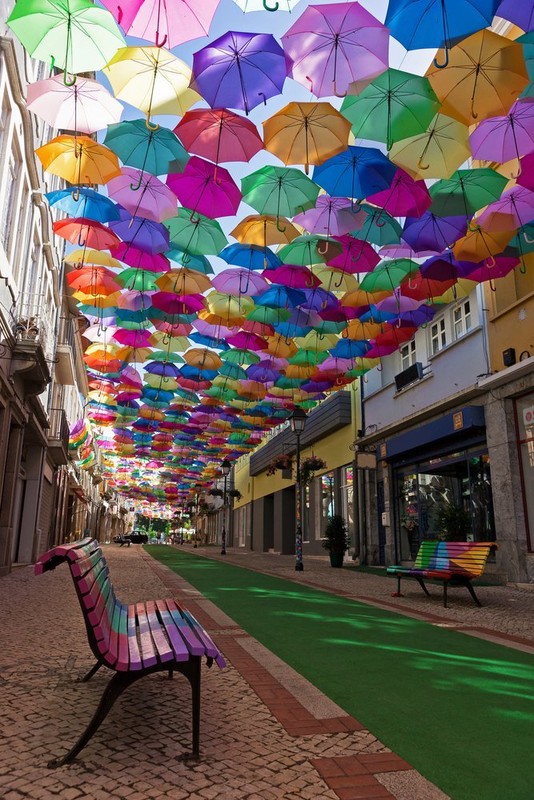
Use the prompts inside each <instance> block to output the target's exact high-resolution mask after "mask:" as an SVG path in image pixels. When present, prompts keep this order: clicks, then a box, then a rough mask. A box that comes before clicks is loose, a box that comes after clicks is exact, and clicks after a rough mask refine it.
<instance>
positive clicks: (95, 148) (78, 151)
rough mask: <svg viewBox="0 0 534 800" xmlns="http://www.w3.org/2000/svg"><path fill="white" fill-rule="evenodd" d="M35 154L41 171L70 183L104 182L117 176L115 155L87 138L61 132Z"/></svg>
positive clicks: (118, 172) (118, 170) (117, 166)
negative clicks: (41, 168) (41, 166)
mask: <svg viewBox="0 0 534 800" xmlns="http://www.w3.org/2000/svg"><path fill="white" fill-rule="evenodd" d="M35 154H36V156H37V157H38V159H39V161H40V162H41V164H42V165H43V169H45V170H46V171H47V172H51V173H52V175H57V176H58V177H60V178H63V179H64V180H66V181H68V182H69V183H72V184H78V185H79V184H83V183H89V184H93V183H107V182H108V181H109V180H111V178H115V177H116V176H117V175H119V174H120V169H119V162H118V160H117V156H116V155H115V153H113V152H112V151H111V150H110V149H109V148H108V147H105V146H104V145H102V144H98V142H95V141H94V139H90V138H89V137H88V136H70V135H69V134H67V133H63V134H61V135H60V136H56V137H55V139H52V140H51V141H49V142H47V144H43V145H42V146H41V147H38V148H37V150H36V151H35Z"/></svg>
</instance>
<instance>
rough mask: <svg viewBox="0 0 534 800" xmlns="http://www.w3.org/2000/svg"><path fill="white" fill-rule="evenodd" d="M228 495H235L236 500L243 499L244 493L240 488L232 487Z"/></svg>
mask: <svg viewBox="0 0 534 800" xmlns="http://www.w3.org/2000/svg"><path fill="white" fill-rule="evenodd" d="M228 497H233V498H234V499H235V500H241V497H242V494H241V492H240V491H239V489H230V491H229V492H228Z"/></svg>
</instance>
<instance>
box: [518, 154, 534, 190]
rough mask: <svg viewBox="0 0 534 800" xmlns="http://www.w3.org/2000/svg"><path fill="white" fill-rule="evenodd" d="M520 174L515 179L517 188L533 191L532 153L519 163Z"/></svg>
mask: <svg viewBox="0 0 534 800" xmlns="http://www.w3.org/2000/svg"><path fill="white" fill-rule="evenodd" d="M520 168H521V169H520V173H519V175H518V177H517V183H518V184H519V186H524V187H525V189H530V190H531V191H534V153H530V154H529V155H528V156H525V157H524V158H522V159H521V161H520Z"/></svg>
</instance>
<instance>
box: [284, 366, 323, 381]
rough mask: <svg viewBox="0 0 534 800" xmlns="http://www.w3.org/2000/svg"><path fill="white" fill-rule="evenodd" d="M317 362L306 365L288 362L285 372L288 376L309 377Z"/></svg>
mask: <svg viewBox="0 0 534 800" xmlns="http://www.w3.org/2000/svg"><path fill="white" fill-rule="evenodd" d="M316 368H317V367H316V365H315V364H309V365H308V366H307V367H306V366H300V365H299V364H288V365H287V367H286V368H285V370H284V373H285V375H286V377H287V378H309V377H310V375H313V373H314V372H315V370H316Z"/></svg>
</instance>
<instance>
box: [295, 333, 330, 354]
mask: <svg viewBox="0 0 534 800" xmlns="http://www.w3.org/2000/svg"><path fill="white" fill-rule="evenodd" d="M338 339H339V337H338V335H337V334H336V333H319V331H316V330H311V331H310V332H309V333H307V334H306V336H296V337H295V344H296V345H298V347H299V348H300V349H301V350H312V351H314V352H315V353H323V352H324V351H325V350H330V349H331V348H332V347H335V346H336V344H337V342H338Z"/></svg>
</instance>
